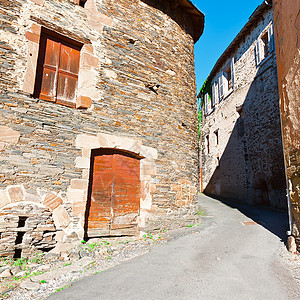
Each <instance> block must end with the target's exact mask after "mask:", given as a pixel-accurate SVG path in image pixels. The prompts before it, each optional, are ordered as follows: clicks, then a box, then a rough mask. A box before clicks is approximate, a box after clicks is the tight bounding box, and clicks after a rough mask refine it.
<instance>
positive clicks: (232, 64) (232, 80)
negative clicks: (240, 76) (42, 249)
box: [230, 58, 234, 89]
mask: <svg viewBox="0 0 300 300" xmlns="http://www.w3.org/2000/svg"><path fill="white" fill-rule="evenodd" d="M230 71H231V88H232V89H234V58H232V60H231V70H230Z"/></svg>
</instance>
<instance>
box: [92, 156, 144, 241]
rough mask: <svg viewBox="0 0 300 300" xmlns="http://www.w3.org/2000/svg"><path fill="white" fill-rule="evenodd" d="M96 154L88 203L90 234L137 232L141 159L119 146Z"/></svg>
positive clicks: (129, 233)
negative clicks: (124, 151)
mask: <svg viewBox="0 0 300 300" xmlns="http://www.w3.org/2000/svg"><path fill="white" fill-rule="evenodd" d="M102 152H103V153H100V154H96V155H94V156H92V164H93V165H92V172H91V175H92V178H91V191H90V197H89V201H90V202H89V206H88V222H87V223H88V224H87V229H88V230H87V234H88V236H89V237H95V236H107V235H132V234H136V233H137V217H138V215H139V209H140V160H139V158H137V157H135V156H133V155H131V154H128V153H122V152H121V151H119V150H104V151H102Z"/></svg>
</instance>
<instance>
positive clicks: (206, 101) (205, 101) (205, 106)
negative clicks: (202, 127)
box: [204, 93, 208, 114]
mask: <svg viewBox="0 0 300 300" xmlns="http://www.w3.org/2000/svg"><path fill="white" fill-rule="evenodd" d="M204 112H205V114H207V113H208V93H206V94H205V95H204Z"/></svg>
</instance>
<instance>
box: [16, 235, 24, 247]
mask: <svg viewBox="0 0 300 300" xmlns="http://www.w3.org/2000/svg"><path fill="white" fill-rule="evenodd" d="M24 234H25V232H18V234H17V237H16V241H15V244H16V245H20V244H22V241H23V237H24Z"/></svg>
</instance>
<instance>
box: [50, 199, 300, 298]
mask: <svg viewBox="0 0 300 300" xmlns="http://www.w3.org/2000/svg"><path fill="white" fill-rule="evenodd" d="M199 202H200V204H201V206H202V207H203V208H205V211H206V215H205V216H204V217H203V222H202V224H201V225H200V226H199V227H194V228H193V229H192V230H191V231H190V233H189V234H187V235H184V236H181V237H179V238H177V239H175V240H173V241H171V242H169V243H167V244H166V245H160V246H157V247H155V248H153V249H152V250H151V251H150V252H149V253H147V254H145V255H143V256H140V257H137V258H135V259H132V260H130V261H127V262H126V263H124V264H121V265H118V266H116V267H114V268H112V269H109V270H107V271H104V272H102V273H99V274H97V275H94V276H92V277H88V278H85V279H83V280H80V281H78V282H76V283H74V284H73V286H72V287H70V288H68V289H66V290H63V291H60V292H58V293H55V294H54V295H52V296H51V297H50V298H49V299H63V300H65V299H73V300H75V299H81V300H83V299H88V300H93V299H105V300H107V299H114V300H117V299H126V300H127V299H143V300H144V299H230V300H232V299H272V300H273V299H300V293H299V286H297V283H296V282H295V280H294V279H293V278H292V275H291V272H290V270H288V267H287V265H285V264H283V263H282V261H280V259H279V256H278V252H280V251H282V248H283V247H284V244H283V241H282V239H285V232H286V230H287V229H288V228H287V215H286V214H284V213H280V212H275V211H268V210H263V209H258V208H253V207H247V206H236V205H233V204H229V203H222V202H220V201H218V200H215V199H212V198H209V197H206V196H203V195H200V196H199ZM243 222H248V223H243Z"/></svg>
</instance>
